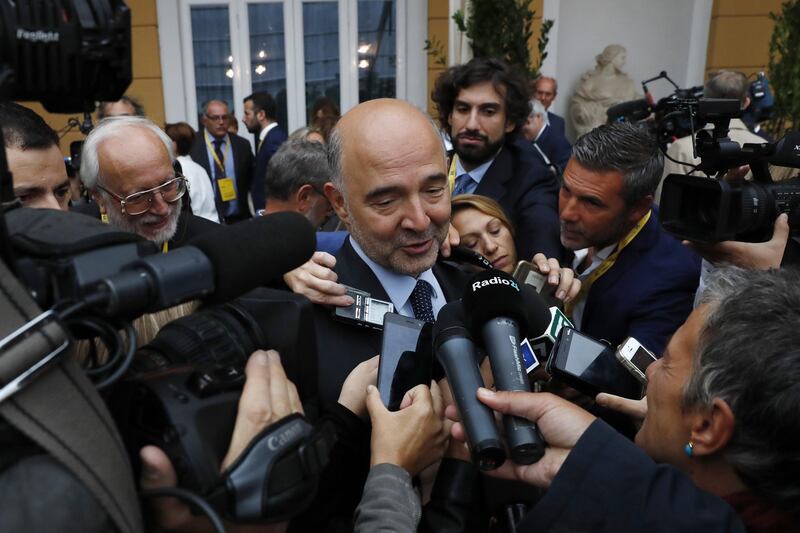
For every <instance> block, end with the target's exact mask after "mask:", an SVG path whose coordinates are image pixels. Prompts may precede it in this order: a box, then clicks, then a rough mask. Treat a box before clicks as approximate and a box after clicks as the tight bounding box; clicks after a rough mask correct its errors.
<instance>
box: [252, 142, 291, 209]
mask: <svg viewBox="0 0 800 533" xmlns="http://www.w3.org/2000/svg"><path fill="white" fill-rule="evenodd" d="M286 139H287V137H286V132H285V131H283V130H282V129H281V128H280V126H276V127H274V128H272V129H271V130H269V132H268V133H267V136H266V137H264V142H263V143H261V147H260V148H259V149H258V153H257V154H256V160H255V164H254V168H253V186H252V187H251V188H250V195H251V196H252V197H253V209H255V210H256V211H258V210H259V209H264V207H266V205H267V193H266V188H265V184H264V182H265V180H266V178H267V165H268V164H269V160H270V159H272V156H273V155H274V154H275V152H277V151H278V148H280V147H281V145H282V144H283V142H284V141H285V140H286Z"/></svg>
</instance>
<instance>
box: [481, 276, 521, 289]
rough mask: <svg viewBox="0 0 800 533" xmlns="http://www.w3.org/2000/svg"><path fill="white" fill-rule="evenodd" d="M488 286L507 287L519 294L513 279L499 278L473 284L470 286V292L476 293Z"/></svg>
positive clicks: (517, 286)
mask: <svg viewBox="0 0 800 533" xmlns="http://www.w3.org/2000/svg"><path fill="white" fill-rule="evenodd" d="M489 285H508V286H510V287H513V288H514V290H516V291H517V292H519V285H517V282H516V281H515V280H514V279H513V278H510V279H509V278H501V277H500V276H494V277H492V278H489V279H484V280H482V281H476V282H474V283H473V284H472V292H475V291H477V290H478V289H480V288H481V287H488V286H489Z"/></svg>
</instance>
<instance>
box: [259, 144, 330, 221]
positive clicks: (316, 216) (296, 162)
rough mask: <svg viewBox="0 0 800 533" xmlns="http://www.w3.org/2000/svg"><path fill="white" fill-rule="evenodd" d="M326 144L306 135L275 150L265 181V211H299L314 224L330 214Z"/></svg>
mask: <svg viewBox="0 0 800 533" xmlns="http://www.w3.org/2000/svg"><path fill="white" fill-rule="evenodd" d="M331 177H332V172H331V167H330V165H328V158H327V155H326V154H325V147H324V146H323V145H321V144H319V143H315V142H311V141H308V140H306V139H290V140H288V141H286V142H284V143H283V144H282V145H281V147H280V148H279V149H278V151H277V152H275V155H273V156H272V158H271V159H270V161H269V164H268V165H267V172H266V179H265V181H264V184H265V190H266V194H267V199H268V201H267V208H266V209H264V211H263V213H264V214H265V215H268V214H270V213H278V212H280V211H296V212H298V213H301V214H302V215H304V216H305V217H306V218H307V219H308V220H309V221H310V222H311V225H312V226H314V227H315V228H318V227H320V226H321V225H322V223H323V222H325V220H326V219H327V218H328V217H329V216H330V215H331V213H332V209H331V204H330V203H329V202H328V199H327V198H326V197H325V191H324V187H325V184H326V183H328V182H329V181H331Z"/></svg>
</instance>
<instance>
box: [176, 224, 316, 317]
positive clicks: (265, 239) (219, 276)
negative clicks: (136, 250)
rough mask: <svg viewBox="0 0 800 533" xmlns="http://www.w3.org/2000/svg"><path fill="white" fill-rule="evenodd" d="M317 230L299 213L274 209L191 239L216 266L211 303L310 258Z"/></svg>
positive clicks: (260, 283) (265, 281)
mask: <svg viewBox="0 0 800 533" xmlns="http://www.w3.org/2000/svg"><path fill="white" fill-rule="evenodd" d="M316 243H317V239H316V233H315V232H314V228H313V227H312V226H311V223H310V222H309V221H308V220H307V219H306V218H305V217H304V216H303V215H301V214H300V213H294V212H284V213H274V214H272V215H267V216H264V217H258V218H254V219H252V220H248V221H245V222H240V223H238V224H233V225H230V226H223V227H220V228H219V229H217V230H215V231H211V232H208V233H205V234H203V235H200V236H198V237H196V238H194V239H192V240H191V241H190V242H189V243H188V244H190V245H192V246H195V247H197V248H199V249H200V250H201V251H202V252H203V253H204V254H205V255H206V256H207V257H208V259H209V260H210V261H211V264H212V265H213V266H214V284H215V290H214V294H213V295H211V297H209V298H208V301H210V302H211V303H219V302H227V301H229V300H232V299H234V298H236V297H238V296H241V295H242V294H244V293H246V292H248V291H250V290H252V289H255V288H256V287H260V286H264V285H268V284H270V283H271V282H274V281H275V280H278V279H280V278H281V277H282V276H283V274H285V273H286V272H289V271H290V270H292V269H295V268H297V267H298V266H300V265H302V264H303V263H305V262H306V261H308V259H310V258H311V256H312V254H313V253H314V249H315V248H316Z"/></svg>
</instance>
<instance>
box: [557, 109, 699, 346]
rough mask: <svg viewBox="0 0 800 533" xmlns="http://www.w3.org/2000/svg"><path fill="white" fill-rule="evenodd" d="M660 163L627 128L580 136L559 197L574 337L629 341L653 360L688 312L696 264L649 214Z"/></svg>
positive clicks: (639, 134)
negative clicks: (573, 287) (573, 294)
mask: <svg viewBox="0 0 800 533" xmlns="http://www.w3.org/2000/svg"><path fill="white" fill-rule="evenodd" d="M662 166H663V159H662V155H661V152H660V151H659V149H658V146H657V144H656V143H655V140H654V139H652V138H651V137H650V135H649V134H648V133H647V131H645V130H644V129H642V128H640V127H638V126H635V125H633V124H629V123H614V124H607V125H603V126H599V127H597V128H595V129H594V130H592V131H590V132H589V133H587V134H586V135H584V136H583V137H581V138H579V139H578V141H577V142H576V143H575V146H574V147H573V149H572V157H571V158H570V160H569V163H568V164H567V167H566V169H565V170H564V175H563V181H562V185H561V191H560V193H559V205H558V208H559V217H560V220H561V243H562V244H563V245H564V246H565V247H566V248H568V249H569V250H572V251H573V252H574V257H573V261H572V264H571V266H572V267H573V270H575V272H576V273H577V274H578V275H579V277H580V279H581V281H582V282H583V285H582V287H581V292H580V294H579V295H578V297H577V298H576V299H575V300H573V301H572V302H570V303H568V304H567V311H568V313H569V314H571V317H572V321H573V323H575V325H576V326H577V327H578V328H580V330H581V331H583V332H585V333H587V334H589V335H592V336H594V337H596V338H598V339H606V340H608V341H609V342H610V343H611V344H612V345H617V344H619V343H621V342H622V341H623V340H624V339H625V338H626V337H628V336H631V337H635V338H636V339H637V340H638V341H639V342H640V343H642V344H643V345H644V346H645V347H646V348H648V349H649V350H650V351H652V352H654V353H655V354H660V353H661V352H662V350H663V349H664V347H665V346H666V343H667V340H668V339H669V337H670V336H671V335H672V334H673V333H674V332H675V330H676V329H678V327H679V326H680V325H681V324H682V323H683V321H684V320H685V319H686V317H687V316H688V315H689V313H690V312H691V310H692V302H693V298H694V292H695V289H696V288H697V283H698V279H699V275H700V258H699V257H698V256H697V255H696V254H695V253H694V252H692V251H691V250H689V249H688V248H686V247H684V246H683V245H681V243H680V242H679V241H678V240H676V239H674V238H673V237H671V236H670V235H668V234H667V233H665V232H664V231H663V230H662V229H661V226H660V224H659V223H658V213H657V210H656V209H654V208H653V194H654V193H655V190H656V186H657V185H658V182H659V179H660V178H661V172H662Z"/></svg>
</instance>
